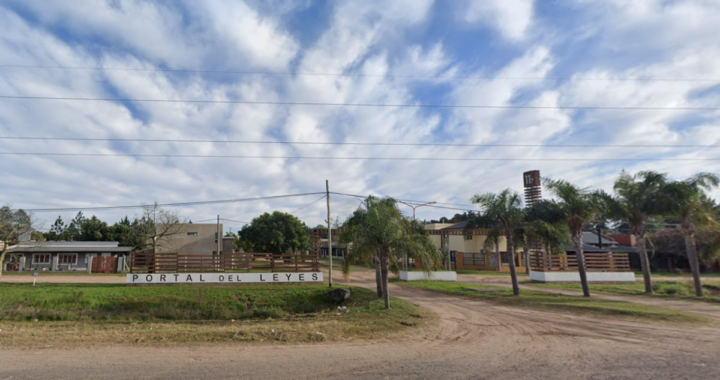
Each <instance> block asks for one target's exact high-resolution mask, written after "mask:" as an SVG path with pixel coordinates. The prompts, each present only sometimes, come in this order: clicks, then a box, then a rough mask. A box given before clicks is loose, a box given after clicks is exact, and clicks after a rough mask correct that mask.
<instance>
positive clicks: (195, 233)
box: [187, 232, 198, 236]
mask: <svg viewBox="0 0 720 380" xmlns="http://www.w3.org/2000/svg"><path fill="white" fill-rule="evenodd" d="M187 236H198V234H197V232H188V234H187Z"/></svg>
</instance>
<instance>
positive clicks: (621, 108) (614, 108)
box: [0, 95, 720, 111]
mask: <svg viewBox="0 0 720 380" xmlns="http://www.w3.org/2000/svg"><path fill="white" fill-rule="evenodd" d="M0 99H22V100H67V101H108V102H129V103H132V102H136V103H198V104H249V105H273V106H327V107H381V108H464V109H528V110H610V111H717V110H720V107H659V106H655V107H630V106H527V105H525V106H521V105H470V104H466V105H463V104H418V103H416V104H402V103H398V104H385V103H329V102H280V101H253V100H209V99H130V98H84V97H53V96H19V95H0Z"/></svg>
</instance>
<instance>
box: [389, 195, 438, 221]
mask: <svg viewBox="0 0 720 380" xmlns="http://www.w3.org/2000/svg"><path fill="white" fill-rule="evenodd" d="M395 201H396V202H398V203H402V204H404V205H405V206H409V207H410V208H412V209H413V220H415V209H416V208H419V207H422V206H427V205H434V204H435V203H437V202H427V203H423V204H421V205H411V204H410V203H405V202H403V201H401V200H398V199H395Z"/></svg>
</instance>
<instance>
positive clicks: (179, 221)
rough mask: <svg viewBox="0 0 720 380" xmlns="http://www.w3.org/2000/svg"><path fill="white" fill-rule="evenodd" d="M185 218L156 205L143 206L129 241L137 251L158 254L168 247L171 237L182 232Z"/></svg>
mask: <svg viewBox="0 0 720 380" xmlns="http://www.w3.org/2000/svg"><path fill="white" fill-rule="evenodd" d="M185 224H187V218H183V217H181V216H180V215H179V214H178V212H177V211H175V210H170V209H165V208H162V207H160V206H159V205H158V204H157V203H153V204H151V205H145V206H144V207H143V215H142V217H140V218H139V219H137V220H136V222H133V226H132V232H131V235H132V236H131V237H130V240H131V241H133V242H134V243H135V247H136V249H137V250H139V251H146V252H147V251H149V252H152V253H158V252H160V251H162V250H165V249H167V248H170V247H169V240H170V238H171V237H172V236H174V235H177V234H179V233H181V232H182V229H183V226H185Z"/></svg>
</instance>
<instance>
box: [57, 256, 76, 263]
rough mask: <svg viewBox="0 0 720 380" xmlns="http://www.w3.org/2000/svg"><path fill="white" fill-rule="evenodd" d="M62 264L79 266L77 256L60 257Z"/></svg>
mask: <svg viewBox="0 0 720 380" xmlns="http://www.w3.org/2000/svg"><path fill="white" fill-rule="evenodd" d="M59 261H60V264H77V255H76V254H72V255H60V259H59Z"/></svg>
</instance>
